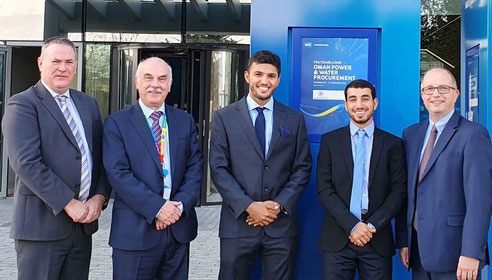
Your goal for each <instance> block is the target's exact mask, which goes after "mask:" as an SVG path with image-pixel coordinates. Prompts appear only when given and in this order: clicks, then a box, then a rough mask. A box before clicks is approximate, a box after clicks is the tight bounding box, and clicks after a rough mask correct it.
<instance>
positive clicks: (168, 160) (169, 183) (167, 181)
mask: <svg viewBox="0 0 492 280" xmlns="http://www.w3.org/2000/svg"><path fill="white" fill-rule="evenodd" d="M138 105H140V108H141V109H142V111H143V113H144V116H145V118H146V119H147V121H148V123H150V125H152V119H150V115H152V113H154V111H161V112H163V113H164V114H166V106H165V103H162V105H161V107H160V108H159V109H158V110H153V109H150V108H149V107H147V106H146V105H145V104H144V103H143V102H142V100H141V99H138ZM159 125H160V126H161V128H162V127H164V115H161V117H160V118H159ZM166 127H167V129H166V142H165V144H164V145H165V148H164V165H165V166H166V169H167V170H169V175H168V176H166V178H164V181H165V182H164V183H165V184H166V185H167V186H172V176H171V174H172V173H171V168H172V166H171V153H170V152H169V126H168V125H167V123H166ZM156 152H157V148H156ZM161 172H162V170H161ZM162 188H163V190H164V186H162ZM162 194H163V195H164V191H163V192H162ZM178 208H179V210H181V212H182V211H183V204H181V205H179V206H178ZM160 212H161V210H160V209H159V212H157V215H156V217H157V216H159V213H160Z"/></svg>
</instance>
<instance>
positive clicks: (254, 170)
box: [210, 98, 311, 238]
mask: <svg viewBox="0 0 492 280" xmlns="http://www.w3.org/2000/svg"><path fill="white" fill-rule="evenodd" d="M210 173H211V176H212V180H213V182H214V184H215V186H216V187H217V189H218V190H219V192H220V194H221V195H222V199H223V203H222V211H221V219H220V228H219V236H220V237H223V238H238V237H251V236H256V235H258V234H259V233H260V231H261V228H260V227H252V226H248V224H247V223H246V217H247V213H246V212H245V210H246V208H248V206H249V205H250V204H251V203H252V202H254V201H265V200H274V201H276V202H278V203H280V205H282V206H283V207H284V208H285V210H286V212H287V213H288V214H287V215H279V216H278V218H277V219H276V220H275V221H274V222H273V223H271V224H270V225H268V226H266V227H264V230H265V232H266V233H267V234H268V235H269V236H271V237H295V236H297V235H298V234H299V228H298V223H299V221H298V216H297V211H296V204H297V201H298V200H299V197H300V196H301V193H302V191H303V190H304V188H305V187H306V184H307V183H308V181H309V176H310V173H311V152H310V150H309V142H308V138H307V133H306V124H305V122H304V118H303V116H302V115H301V113H299V112H297V111H295V110H293V109H291V108H289V107H287V106H285V105H282V104H280V103H278V102H275V103H274V107H273V131H272V139H271V142H270V148H269V151H268V152H267V157H266V158H265V156H264V154H263V152H262V150H261V147H260V144H259V142H258V138H257V137H256V132H255V129H254V126H253V122H252V121H251V117H250V115H249V112H248V107H247V104H246V100H245V98H243V99H241V100H239V101H237V102H235V103H233V104H231V105H229V106H227V107H226V108H224V109H222V110H219V111H217V112H215V114H214V118H213V122H212V136H211V141H210Z"/></svg>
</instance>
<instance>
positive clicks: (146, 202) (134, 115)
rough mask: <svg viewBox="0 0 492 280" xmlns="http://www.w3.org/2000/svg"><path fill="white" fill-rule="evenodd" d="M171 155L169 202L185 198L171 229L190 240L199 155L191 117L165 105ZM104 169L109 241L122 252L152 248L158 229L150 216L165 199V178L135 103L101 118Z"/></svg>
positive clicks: (198, 183) (178, 237) (194, 223)
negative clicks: (110, 195)
mask: <svg viewBox="0 0 492 280" xmlns="http://www.w3.org/2000/svg"><path fill="white" fill-rule="evenodd" d="M166 114H167V122H168V130H169V151H170V153H171V176H172V177H171V178H172V189H171V198H170V199H171V200H173V201H182V202H183V206H184V209H183V214H182V216H181V218H180V219H179V220H178V222H176V223H175V224H173V225H171V227H170V229H171V232H172V234H173V235H174V238H175V239H176V240H177V241H178V242H181V243H189V242H190V241H191V240H193V239H195V237H196V235H197V219H196V213H195V200H196V199H197V198H198V195H199V194H200V186H201V182H202V174H203V156H202V152H201V151H200V146H199V143H198V138H197V134H196V129H195V122H194V121H193V117H192V116H191V115H190V114H188V113H186V112H183V111H181V110H179V109H176V108H173V107H171V106H167V105H166ZM103 142H104V144H103V146H104V153H103V154H104V167H105V168H106V171H107V174H108V178H109V182H110V183H111V185H112V187H113V190H114V193H115V197H114V204H113V218H112V219H113V220H112V223H111V234H110V237H109V245H111V246H112V247H114V248H117V249H122V250H145V249H150V248H152V247H154V246H155V245H156V244H157V242H158V241H159V238H160V234H161V233H162V231H158V230H156V228H155V222H154V219H155V217H156V214H157V213H158V212H159V209H160V208H161V207H162V205H164V203H165V202H166V201H165V200H164V198H163V197H162V192H163V190H164V187H163V183H162V182H163V181H162V179H163V176H162V167H161V162H160V160H159V155H158V153H157V149H156V147H155V143H154V139H153V137H152V132H151V131H150V129H149V127H148V124H147V121H146V119H145V116H144V114H143V112H142V109H141V108H140V106H139V104H138V102H137V103H135V104H134V105H132V106H130V107H128V108H126V109H124V110H121V111H119V112H117V113H114V114H112V115H110V116H109V117H108V118H107V119H106V121H105V122H104V141H103Z"/></svg>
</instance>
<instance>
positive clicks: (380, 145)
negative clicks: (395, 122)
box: [317, 126, 407, 257]
mask: <svg viewBox="0 0 492 280" xmlns="http://www.w3.org/2000/svg"><path fill="white" fill-rule="evenodd" d="M373 137H374V138H373V144H372V152H371V159H370V160H371V162H370V165H369V183H368V189H369V209H368V213H367V215H368V218H367V222H368V223H371V224H373V225H374V227H376V231H377V232H376V234H374V236H373V239H372V240H371V241H370V242H371V244H372V245H373V246H374V248H375V250H376V251H377V252H378V253H379V254H381V255H383V256H387V257H389V256H392V255H394V254H395V245H394V240H393V230H392V227H391V219H392V218H393V217H395V216H396V214H397V213H398V211H399V210H400V209H401V206H402V204H403V203H404V201H405V198H406V183H407V173H406V166H405V154H404V151H403V144H402V141H401V139H400V138H398V137H396V136H393V135H391V134H389V133H387V132H385V131H383V130H381V129H378V128H377V127H375V129H374V136H373ZM353 169H354V163H353V157H352V146H351V137H350V127H349V126H345V127H342V128H340V129H337V130H335V131H332V132H329V133H326V134H324V135H323V137H322V138H321V143H320V150H319V154H318V167H317V178H318V199H319V200H320V201H321V204H323V206H324V207H325V209H326V216H325V220H324V223H323V226H322V229H321V234H320V237H319V240H318V245H319V246H320V247H321V248H322V249H323V250H325V251H327V252H337V251H339V250H341V249H343V248H344V247H345V246H346V245H347V242H349V239H348V237H349V235H350V232H351V230H352V228H353V227H354V226H355V225H356V224H357V223H358V222H359V219H357V217H355V216H354V215H353V214H352V213H350V197H351V194H352V181H353Z"/></svg>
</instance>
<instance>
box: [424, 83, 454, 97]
mask: <svg viewBox="0 0 492 280" xmlns="http://www.w3.org/2000/svg"><path fill="white" fill-rule="evenodd" d="M436 89H437V92H439V93H440V94H446V93H449V91H450V90H451V89H453V90H455V88H454V87H450V86H444V85H442V86H438V87H425V88H423V89H422V90H421V91H422V93H423V94H425V95H433V94H434V92H435V91H436Z"/></svg>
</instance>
